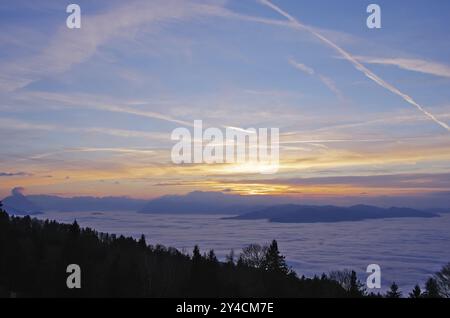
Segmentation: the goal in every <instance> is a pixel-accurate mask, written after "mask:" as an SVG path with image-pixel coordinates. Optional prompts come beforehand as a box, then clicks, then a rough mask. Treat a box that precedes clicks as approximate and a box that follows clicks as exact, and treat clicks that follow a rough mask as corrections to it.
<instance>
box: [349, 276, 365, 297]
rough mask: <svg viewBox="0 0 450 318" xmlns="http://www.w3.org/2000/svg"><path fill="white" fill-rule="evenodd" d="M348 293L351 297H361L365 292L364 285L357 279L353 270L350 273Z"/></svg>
mask: <svg viewBox="0 0 450 318" xmlns="http://www.w3.org/2000/svg"><path fill="white" fill-rule="evenodd" d="M348 293H349V295H350V297H352V298H356V297H363V296H364V294H365V291H364V285H363V284H362V283H361V282H360V281H359V280H358V277H357V276H356V272H355V271H352V272H351V274H350V288H349V290H348Z"/></svg>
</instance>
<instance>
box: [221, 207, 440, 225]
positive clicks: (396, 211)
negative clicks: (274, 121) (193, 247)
mask: <svg viewBox="0 0 450 318" xmlns="http://www.w3.org/2000/svg"><path fill="white" fill-rule="evenodd" d="M411 217H416V218H432V217H439V215H438V214H435V213H432V212H424V211H419V210H415V209H410V208H396V207H392V208H388V209H384V208H379V207H375V206H369V205H355V206H351V207H337V206H330V205H328V206H303V205H295V204H285V205H277V206H272V207H268V208H263V209H261V210H256V211H253V212H249V213H244V214H242V215H239V216H235V217H231V218H227V219H234V220H260V219H266V220H268V221H270V222H277V223H335V222H348V221H362V220H368V219H387V218H411Z"/></svg>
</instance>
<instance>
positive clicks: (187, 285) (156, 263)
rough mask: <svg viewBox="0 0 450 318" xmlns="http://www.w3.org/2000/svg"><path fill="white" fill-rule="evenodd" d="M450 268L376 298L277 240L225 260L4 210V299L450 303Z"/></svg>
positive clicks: (348, 276)
mask: <svg viewBox="0 0 450 318" xmlns="http://www.w3.org/2000/svg"><path fill="white" fill-rule="evenodd" d="M69 264H77V265H79V267H80V268H81V271H82V274H81V288H74V289H69V288H68V287H67V285H66V279H67V276H68V274H67V272H66V269H67V266H68V265H69ZM449 282H450V264H449V265H447V266H445V267H444V268H443V269H442V271H441V272H439V273H437V274H436V275H434V276H433V277H430V278H429V279H428V281H427V282H426V285H425V289H424V290H423V291H422V290H421V288H420V287H419V286H416V288H415V289H414V290H413V291H411V292H410V293H409V294H405V295H404V294H402V292H401V291H400V288H399V287H398V286H397V285H396V284H395V283H393V284H392V286H391V289H390V290H389V291H388V292H387V293H386V294H384V295H381V294H374V293H369V292H368V291H367V290H366V288H365V287H364V285H363V284H362V283H361V282H360V281H359V280H358V278H357V275H356V273H355V272H354V271H350V270H348V271H335V272H331V273H329V274H322V275H319V276H314V277H312V278H306V277H304V276H301V277H300V276H299V275H298V274H297V273H296V272H294V271H293V270H292V269H291V268H290V267H289V266H288V265H287V263H286V260H285V257H284V256H283V255H281V253H280V251H279V248H278V244H277V241H275V240H274V241H272V242H271V244H270V245H268V246H261V245H258V244H251V245H249V246H247V247H246V248H244V249H243V250H242V252H241V253H240V254H239V255H236V256H235V255H234V251H231V252H230V254H229V255H228V256H227V257H226V259H225V260H221V261H219V260H218V258H217V257H216V255H215V253H214V251H213V250H210V251H207V252H204V253H203V254H202V253H201V251H200V248H199V247H198V246H195V247H194V249H193V251H192V252H191V253H183V252H180V251H179V250H177V249H175V248H171V247H165V246H162V245H151V244H148V243H147V242H146V239H145V237H144V236H141V238H140V239H134V238H131V237H124V236H116V235H114V234H107V233H99V232H97V231H95V230H94V229H91V228H80V226H79V225H78V224H77V222H76V221H75V222H74V223H73V224H61V223H58V222H56V221H50V220H46V221H42V220H38V219H34V218H31V217H30V216H24V217H15V216H10V215H8V214H7V213H6V212H5V211H4V210H3V209H2V206H1V203H0V297H2V298H8V297H26V298H28V297H58V298H60V297H62V298H66V297H114V298H118V297H126V298H128V297H138V298H149V297H150V298H156V297H157V298H175V297H176V298H199V297H207V298H217V297H235V298H240V297H266V298H349V297H350V298H357V297H387V298H400V297H408V296H409V297H410V298H440V297H445V298H448V297H449V290H450V283H449Z"/></svg>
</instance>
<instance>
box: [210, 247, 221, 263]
mask: <svg viewBox="0 0 450 318" xmlns="http://www.w3.org/2000/svg"><path fill="white" fill-rule="evenodd" d="M207 259H208V261H210V262H211V263H218V262H219V260H218V259H217V256H216V254H215V253H214V250H210V251H209V253H208V257H207Z"/></svg>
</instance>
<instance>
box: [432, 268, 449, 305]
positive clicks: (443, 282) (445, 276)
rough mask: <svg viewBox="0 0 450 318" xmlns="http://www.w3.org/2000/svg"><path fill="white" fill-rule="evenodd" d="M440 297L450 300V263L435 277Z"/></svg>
mask: <svg viewBox="0 0 450 318" xmlns="http://www.w3.org/2000/svg"><path fill="white" fill-rule="evenodd" d="M434 279H435V281H436V284H437V287H438V290H439V295H440V296H441V297H443V298H450V263H449V264H447V265H445V266H444V267H443V268H442V269H441V271H440V272H438V273H436V274H435V275H434Z"/></svg>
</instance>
